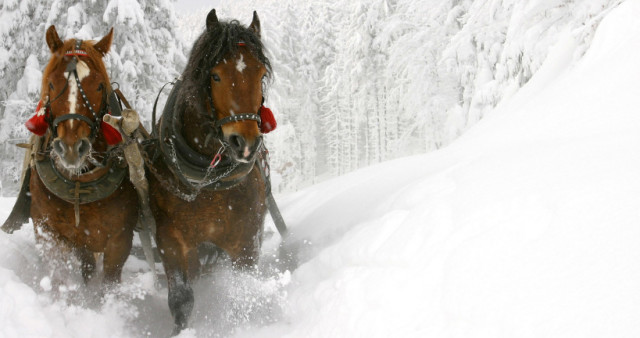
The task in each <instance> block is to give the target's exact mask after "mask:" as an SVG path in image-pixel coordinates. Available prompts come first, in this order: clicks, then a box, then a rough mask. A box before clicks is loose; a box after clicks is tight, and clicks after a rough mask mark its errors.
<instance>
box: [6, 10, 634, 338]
mask: <svg viewBox="0 0 640 338" xmlns="http://www.w3.org/2000/svg"><path fill="white" fill-rule="evenodd" d="M638 17H640V0H628V1H626V2H625V3H623V4H622V5H621V6H620V7H619V8H617V9H615V10H613V11H612V12H611V13H610V14H608V16H607V17H606V18H605V19H604V20H603V21H602V23H601V25H600V27H599V28H598V31H597V33H596V36H595V37H594V40H593V43H592V45H591V47H590V49H589V50H588V51H587V53H586V55H585V56H584V58H583V59H582V60H581V61H580V62H578V63H577V64H573V63H572V62H573V60H574V59H573V57H572V55H573V52H574V48H575V45H574V44H573V43H571V41H572V39H570V38H569V37H568V35H567V36H565V37H564V38H563V37H560V38H559V39H558V43H557V45H556V46H555V47H554V49H553V51H552V53H551V54H550V56H549V57H548V58H547V60H546V61H545V64H543V65H542V67H541V69H540V70H539V71H538V72H537V73H536V75H534V77H533V78H532V79H531V81H530V82H529V83H528V84H527V85H526V86H525V87H523V88H522V89H521V90H520V91H519V92H518V93H517V94H516V95H515V96H514V97H512V98H511V99H510V100H509V101H507V102H504V103H503V104H501V105H500V106H499V107H498V108H497V109H496V110H495V111H493V112H492V113H491V114H489V116H487V117H486V118H485V119H483V120H482V121H481V122H479V123H478V124H477V125H476V126H475V127H473V128H472V129H471V130H470V131H469V132H468V133H466V134H465V135H463V136H462V137H461V138H460V139H458V140H457V141H456V142H454V143H453V144H452V145H450V146H448V147H446V148H444V149H442V150H439V151H437V152H434V153H430V154H427V155H423V156H415V157H410V158H404V159H399V160H395V161H391V162H386V163H382V164H380V165H377V166H373V167H369V168H365V169H362V170H359V171H357V172H354V173H351V174H349V175H345V176H342V177H339V178H337V179H333V180H330V181H326V182H324V183H322V184H319V185H316V186H313V187H310V188H308V189H305V190H303V191H299V192H297V193H295V194H291V195H286V196H279V200H280V201H281V208H282V210H283V213H284V216H285V218H286V219H287V221H288V223H289V225H290V228H291V233H292V234H291V237H290V238H289V239H288V241H287V243H286V244H285V246H284V247H285V249H286V253H288V254H289V255H290V256H292V257H293V258H294V259H293V260H291V261H289V260H285V261H283V260H280V261H279V262H278V261H276V258H278V257H280V258H281V257H283V256H277V252H275V251H274V250H275V249H273V248H275V247H276V246H277V244H278V242H279V238H278V235H273V236H271V237H270V238H268V239H267V241H266V243H265V249H264V255H263V261H264V264H263V265H264V266H263V267H262V268H261V274H259V275H252V274H243V275H237V274H233V273H232V272H230V271H229V269H228V268H227V267H222V268H221V269H220V270H219V271H218V272H217V273H216V275H215V278H209V277H207V278H204V279H203V280H201V281H200V282H199V283H198V285H197V287H196V293H197V295H198V296H197V297H196V299H197V302H198V303H197V305H196V313H195V314H194V317H193V323H192V326H193V328H192V329H189V330H187V331H186V332H184V333H183V334H182V335H181V336H182V337H208V336H235V337H429V336H430V337H446V336H449V337H550V336H558V337H640V322H639V321H638V318H640V291H639V290H640V288H639V287H638V285H640V245H639V244H638V243H639V242H640V226H639V224H640V132H639V131H640V112H639V110H638V108H637V107H640V84H639V83H638V80H637V79H638V78H640V63H639V62H638V60H640V21H638V20H637V18H638ZM0 202H1V206H0V219H4V218H5V217H6V215H7V214H8V212H9V207H10V205H11V203H12V200H11V199H2V200H0ZM275 266H279V267H280V268H289V269H291V272H290V273H289V272H280V271H278V270H275ZM46 270H47V269H46V267H45V266H42V264H41V263H40V261H39V259H38V256H37V253H36V250H35V249H34V243H33V235H32V234H31V229H29V228H27V227H25V228H24V229H23V230H22V231H20V232H18V233H16V234H13V235H6V234H4V233H0V336H7V337H13V336H38V337H69V336H72V337H86V336H92V337H114V336H119V337H138V336H145V335H151V336H158V335H164V334H165V333H167V332H169V329H170V317H169V313H168V308H167V306H166V289H164V288H161V289H160V290H155V289H154V288H153V287H152V285H151V281H150V276H149V274H148V273H147V272H145V271H144V266H143V265H142V264H141V262H139V261H136V260H135V259H130V260H129V261H128V262H127V267H126V271H125V276H124V283H123V286H122V287H121V288H120V289H119V290H117V291H116V292H113V293H110V294H109V295H107V297H106V298H105V299H106V300H103V301H99V300H96V299H95V297H92V296H91V292H87V291H82V290H81V291H79V292H78V294H79V295H75V296H74V295H73V294H74V293H73V292H70V295H71V296H69V298H67V301H65V300H53V299H52V298H51V296H50V294H49V293H47V292H46V291H43V289H42V285H41V284H42V283H41V282H42V280H43V279H44V278H45V277H46V275H47V271H46ZM214 280H215V283H214ZM45 286H46V285H45ZM78 300H80V301H79V302H78ZM79 303H80V304H79Z"/></svg>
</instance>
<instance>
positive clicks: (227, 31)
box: [174, 20, 271, 115]
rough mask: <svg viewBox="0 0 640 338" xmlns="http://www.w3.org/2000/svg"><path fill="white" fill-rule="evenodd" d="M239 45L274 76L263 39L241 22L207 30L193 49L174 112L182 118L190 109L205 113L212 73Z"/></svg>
mask: <svg viewBox="0 0 640 338" xmlns="http://www.w3.org/2000/svg"><path fill="white" fill-rule="evenodd" d="M239 42H243V43H244V44H245V45H246V46H247V47H248V48H249V50H250V51H251V53H252V54H253V55H254V56H255V57H256V59H258V61H260V62H262V63H263V64H264V66H265V67H266V68H267V77H270V76H271V63H270V62H269V59H268V58H267V57H266V55H265V53H264V46H263V45H262V42H261V41H260V37H259V36H257V35H256V34H255V33H254V32H253V31H252V30H251V29H249V28H247V27H244V26H243V25H241V24H240V22H238V21H237V20H232V21H229V22H225V21H221V22H219V23H218V25H216V26H215V27H213V28H212V29H205V31H204V32H203V33H202V34H201V35H200V37H199V38H198V39H197V40H196V42H195V43H194V45H193V48H192V49H191V55H190V56H189V62H188V63H187V66H186V68H185V70H184V72H183V73H182V80H183V85H182V87H181V88H180V92H179V94H178V100H177V102H176V106H175V110H174V111H176V112H178V115H182V113H183V112H184V111H185V109H187V106H190V107H192V108H193V109H195V111H199V112H202V111H203V110H204V103H205V99H206V98H207V95H209V94H208V93H207V92H206V90H207V88H209V86H210V83H211V82H210V81H211V78H210V73H209V71H210V70H211V68H213V67H214V66H215V65H217V64H218V63H219V62H220V61H222V58H223V57H224V56H225V55H226V54H227V53H231V54H232V55H235V54H236V53H237V52H238V43H239Z"/></svg>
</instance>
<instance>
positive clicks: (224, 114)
mask: <svg viewBox="0 0 640 338" xmlns="http://www.w3.org/2000/svg"><path fill="white" fill-rule="evenodd" d="M269 74H270V64H269V60H268V59H267V58H266V57H265V54H264V51H263V45H262V43H261V41H260V21H259V19H258V16H257V14H256V13H255V12H254V16H253V21H252V23H251V25H250V26H249V27H248V28H247V27H244V26H242V25H240V24H239V23H238V22H237V21H231V22H220V21H218V18H217V16H216V13H215V10H212V11H211V12H210V13H209V15H208V16H207V22H206V30H205V32H204V33H202V35H201V36H200V37H199V39H198V40H197V41H196V43H195V45H194V46H193V49H192V51H191V56H190V58H189V63H188V65H187V67H186V69H185V71H184V73H183V74H182V80H178V81H177V83H176V86H175V87H174V89H173V91H172V92H171V94H170V96H169V99H168V101H167V104H166V106H165V109H164V111H163V115H162V119H161V120H160V122H159V128H158V133H159V135H156V137H158V139H159V141H158V144H157V145H156V147H155V148H154V149H155V151H149V152H150V154H149V157H151V158H155V160H153V162H152V163H151V164H150V165H149V169H150V171H151V172H152V173H153V174H154V175H151V177H150V180H149V184H150V189H151V199H152V202H151V204H152V210H153V212H154V217H155V218H156V224H157V235H156V239H157V240H156V241H157V244H158V248H159V249H160V253H161V256H162V261H163V264H164V268H165V271H166V274H167V279H168V287H169V308H170V310H171V314H172V315H173V317H174V321H175V331H174V333H177V332H179V331H180V330H182V329H183V328H185V327H186V326H187V323H188V320H189V316H190V314H191V310H192V308H193V301H194V297H193V290H192V288H191V285H190V283H191V281H192V280H193V279H194V278H195V277H197V275H198V273H199V268H200V262H199V259H198V247H199V245H200V244H203V243H213V244H215V245H216V246H217V247H219V248H221V249H223V250H224V251H225V252H226V253H227V254H228V255H229V256H230V258H231V260H232V262H233V263H234V266H236V267H240V268H246V267H251V266H254V265H255V264H256V263H257V258H258V254H259V251H260V246H261V243H262V231H263V226H264V224H263V223H264V218H265V214H266V209H267V206H266V203H265V197H266V196H265V195H266V192H265V190H266V185H265V184H266V183H265V182H266V176H265V173H264V172H263V171H262V170H261V169H260V168H261V166H259V165H256V162H258V161H261V160H262V159H263V158H262V157H263V156H264V153H263V149H264V147H263V143H262V134H261V130H263V131H264V130H265V129H264V128H265V123H262V121H261V119H260V113H261V112H262V111H263V109H265V108H263V106H262V102H263V85H264V80H265V78H266V77H267V76H269Z"/></svg>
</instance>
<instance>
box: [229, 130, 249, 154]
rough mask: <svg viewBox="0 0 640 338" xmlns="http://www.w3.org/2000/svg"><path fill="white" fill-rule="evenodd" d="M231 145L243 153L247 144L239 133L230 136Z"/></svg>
mask: <svg viewBox="0 0 640 338" xmlns="http://www.w3.org/2000/svg"><path fill="white" fill-rule="evenodd" d="M229 145H231V148H233V150H235V151H237V152H238V153H241V152H242V151H243V150H244V145H245V141H244V137H242V136H240V135H238V134H233V135H231V136H230V137H229Z"/></svg>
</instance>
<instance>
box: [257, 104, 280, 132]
mask: <svg viewBox="0 0 640 338" xmlns="http://www.w3.org/2000/svg"><path fill="white" fill-rule="evenodd" d="M260 119H261V120H262V124H261V125H260V132H261V133H263V134H267V133H269V132H271V131H273V130H274V129H276V127H277V126H278V124H277V123H276V118H275V117H273V112H272V111H271V109H269V108H267V107H265V106H262V107H260Z"/></svg>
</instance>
